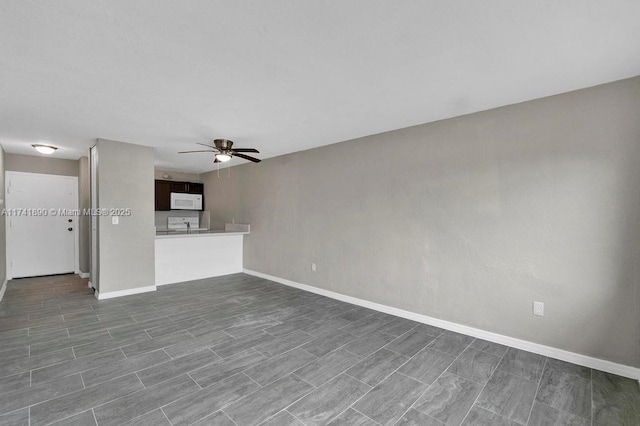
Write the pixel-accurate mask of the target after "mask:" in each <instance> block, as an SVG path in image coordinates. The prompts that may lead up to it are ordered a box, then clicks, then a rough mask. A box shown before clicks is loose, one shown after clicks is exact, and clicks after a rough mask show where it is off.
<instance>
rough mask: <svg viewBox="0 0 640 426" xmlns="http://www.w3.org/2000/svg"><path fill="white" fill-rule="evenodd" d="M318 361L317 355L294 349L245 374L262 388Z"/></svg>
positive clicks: (251, 368)
mask: <svg viewBox="0 0 640 426" xmlns="http://www.w3.org/2000/svg"><path fill="white" fill-rule="evenodd" d="M316 359H317V357H316V356H315V355H311V354H310V353H309V352H307V351H304V350H302V349H293V350H290V351H289V352H285V353H283V354H281V355H278V356H275V357H273V358H270V359H268V360H266V361H263V362H261V363H259V364H257V365H255V366H253V367H250V368H248V369H246V370H244V374H246V375H247V376H249V377H250V378H251V379H252V380H254V381H255V382H257V383H258V384H260V385H261V386H265V385H268V384H269V383H271V382H275V381H276V380H278V379H280V378H282V377H284V376H286V375H288V374H289V373H292V372H294V371H296V370H298V369H300V368H302V367H304V366H305V365H307V364H309V363H310V362H312V361H315V360H316Z"/></svg>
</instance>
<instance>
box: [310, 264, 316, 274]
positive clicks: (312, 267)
mask: <svg viewBox="0 0 640 426" xmlns="http://www.w3.org/2000/svg"><path fill="white" fill-rule="evenodd" d="M311 270H312V271H313V272H315V271H316V264H315V263H312V264H311Z"/></svg>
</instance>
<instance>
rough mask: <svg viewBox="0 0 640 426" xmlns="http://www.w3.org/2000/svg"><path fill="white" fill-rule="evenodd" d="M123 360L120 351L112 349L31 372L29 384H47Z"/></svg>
mask: <svg viewBox="0 0 640 426" xmlns="http://www.w3.org/2000/svg"><path fill="white" fill-rule="evenodd" d="M123 359H125V357H124V354H123V353H122V351H121V350H120V349H112V350H110V351H106V352H100V353H99V354H96V355H92V356H88V357H84V358H78V359H72V360H69V361H66V362H63V363H60V364H55V365H50V366H48V367H43V368H39V369H37V370H32V371H31V384H32V385H34V384H39V383H44V382H48V381H51V380H54V379H58V378H60V377H64V376H69V375H71V374H75V373H81V372H83V371H87V370H91V369H94V368H98V367H101V366H103V365H107V364H111V363H114V362H117V361H120V360H123Z"/></svg>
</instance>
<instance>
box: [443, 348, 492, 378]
mask: <svg viewBox="0 0 640 426" xmlns="http://www.w3.org/2000/svg"><path fill="white" fill-rule="evenodd" d="M499 363H500V358H499V357H497V356H495V355H491V354H490V353H487V352H481V351H478V350H475V349H470V348H468V349H466V350H465V351H464V352H462V354H460V356H459V357H458V358H457V359H456V360H455V361H454V362H453V364H451V365H450V366H449V368H447V371H448V372H450V373H453V374H456V375H458V376H460V377H464V378H465V379H469V380H471V381H474V382H476V383H480V384H483V385H484V384H485V383H487V381H489V378H490V377H491V375H492V374H493V372H494V371H495V369H496V367H497V366H498V364H499Z"/></svg>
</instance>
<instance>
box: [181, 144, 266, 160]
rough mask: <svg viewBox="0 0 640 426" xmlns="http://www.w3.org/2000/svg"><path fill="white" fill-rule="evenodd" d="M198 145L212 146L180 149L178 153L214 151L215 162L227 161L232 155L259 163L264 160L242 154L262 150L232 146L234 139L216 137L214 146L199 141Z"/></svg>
mask: <svg viewBox="0 0 640 426" xmlns="http://www.w3.org/2000/svg"><path fill="white" fill-rule="evenodd" d="M198 145H202V146H206V147H207V148H210V149H208V150H197V151H180V152H178V154H187V153H192V152H213V153H214V154H215V155H214V158H213V162H214V163H226V162H227V161H229V160H231V158H232V157H238V158H243V159H245V160H249V161H252V162H254V163H259V162H260V161H262V160H260V159H258V158H255V157H251V156H249V155H245V154H242V153H243V152H252V153H253V152H255V153H260V151H258V150H257V149H255V148H232V147H233V141H230V140H229V139H214V141H213V145H214V146H211V145H207V144H204V143H199V142H198Z"/></svg>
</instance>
